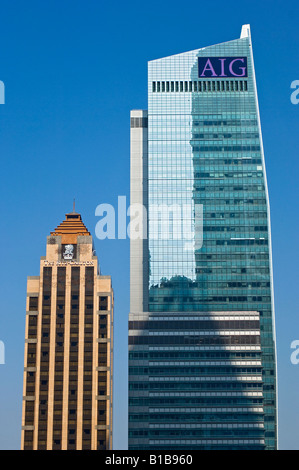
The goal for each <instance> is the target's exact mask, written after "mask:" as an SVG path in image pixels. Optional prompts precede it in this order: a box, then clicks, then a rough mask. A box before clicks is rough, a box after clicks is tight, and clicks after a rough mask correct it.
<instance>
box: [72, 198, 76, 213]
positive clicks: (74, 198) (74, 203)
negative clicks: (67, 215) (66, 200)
mask: <svg viewBox="0 0 299 470" xmlns="http://www.w3.org/2000/svg"><path fill="white" fill-rule="evenodd" d="M73 212H76V211H75V198H74V200H73Z"/></svg>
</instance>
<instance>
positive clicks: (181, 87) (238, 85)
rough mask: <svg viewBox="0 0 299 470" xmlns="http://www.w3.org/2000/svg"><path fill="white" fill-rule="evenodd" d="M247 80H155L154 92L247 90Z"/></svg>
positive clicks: (153, 84)
mask: <svg viewBox="0 0 299 470" xmlns="http://www.w3.org/2000/svg"><path fill="white" fill-rule="evenodd" d="M247 90H248V83H247V80H227V81H224V80H203V81H165V82H164V81H157V82H156V81H155V82H152V91H153V93H156V92H157V93H159V92H162V93H163V92H167V93H168V92H205V91H207V92H213V91H215V92H217V91H220V92H221V91H247Z"/></svg>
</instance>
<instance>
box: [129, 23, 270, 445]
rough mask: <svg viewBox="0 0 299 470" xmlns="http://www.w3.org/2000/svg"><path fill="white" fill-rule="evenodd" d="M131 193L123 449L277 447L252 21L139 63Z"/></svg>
mask: <svg viewBox="0 0 299 470" xmlns="http://www.w3.org/2000/svg"><path fill="white" fill-rule="evenodd" d="M131 204H132V205H133V207H137V208H138V207H139V206H138V205H143V206H144V207H145V209H146V211H145V214H146V216H144V217H143V227H142V231H143V233H144V234H146V235H147V236H146V237H141V236H140V237H139V238H138V237H137V236H136V234H134V233H132V235H135V236H131V276H130V277H131V280H130V284H131V292H130V295H131V302H130V315H129V449H131V450H133V449H148V450H158V449H166V450H183V449H188V450H192V449H204V450H209V449H212V450H213V449H236V450H237V449H251V450H253V449H261V450H263V449H265V450H266V449H276V448H277V397H276V347H275V327H274V302H273V279H272V260H271V236H270V213H269V200H268V190H267V181H266V172H265V162H264V153H263V143H262V134H261V126H260V117H259V107H258V99H257V90H256V80H255V71H254V63H253V55H252V44H251V36H250V27H249V25H244V26H243V27H242V32H241V37H240V38H239V39H236V40H232V41H229V42H225V43H222V44H217V45H214V46H210V47H205V48H202V49H197V50H194V51H191V52H186V53H182V54H178V55H174V56H170V57H165V58H162V59H158V60H153V61H151V62H149V64H148V110H147V111H144V110H135V111H131ZM133 213H136V211H135V212H134V210H132V214H133ZM132 220H133V216H132Z"/></svg>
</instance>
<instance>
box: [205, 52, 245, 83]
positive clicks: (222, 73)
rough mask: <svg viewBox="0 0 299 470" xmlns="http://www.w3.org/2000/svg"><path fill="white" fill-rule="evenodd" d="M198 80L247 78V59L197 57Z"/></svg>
mask: <svg viewBox="0 0 299 470" xmlns="http://www.w3.org/2000/svg"><path fill="white" fill-rule="evenodd" d="M198 76H199V78H226V77H234V78H236V77H247V76H248V73H247V57H198Z"/></svg>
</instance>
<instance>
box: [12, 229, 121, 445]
mask: <svg viewBox="0 0 299 470" xmlns="http://www.w3.org/2000/svg"><path fill="white" fill-rule="evenodd" d="M63 237H64V240H63V241H64V242H68V239H67V238H65V235H64V236H63ZM76 239H77V242H78V245H77V255H78V256H77V259H76V260H74V261H64V260H61V243H62V237H61V236H60V235H58V236H51V237H48V243H47V252H46V257H42V258H41V262H40V277H36V278H28V284H27V307H26V310H27V312H26V313H27V314H26V327H25V351H24V382H23V407H22V439H21V448H22V449H24V433H25V430H26V429H28V428H26V427H25V403H26V399H27V397H26V377H27V370H26V368H27V355H28V324H29V323H28V318H29V313H28V312H29V297H30V295H37V294H38V295H39V305H38V314H37V317H38V325H37V339H36V348H37V349H36V381H35V396H34V402H35V413H34V434H33V436H34V437H33V449H35V450H36V449H38V429H39V422H38V413H39V384H40V351H41V340H42V338H41V327H42V296H43V293H42V286H43V279H42V276H43V268H44V267H47V266H50V267H52V288H51V315H50V344H49V375H48V379H49V381H48V414H47V449H48V450H51V449H52V445H53V433H52V430H53V419H54V416H53V410H54V379H55V342H56V293H57V269H58V267H59V266H65V267H66V289H65V311H64V312H65V314H64V363H63V409H62V433H61V449H67V448H68V391H69V347H70V306H71V268H72V266H79V267H80V296H79V299H80V300H79V328H78V329H79V336H78V392H77V438H76V448H77V449H78V450H80V449H82V413H83V372H84V370H83V369H84V305H85V267H86V266H94V296H93V297H94V308H93V368H92V434H91V449H92V450H95V449H97V430H98V429H99V426H98V423H97V416H98V413H97V404H98V344H99V341H100V339H99V338H98V331H99V310H98V309H99V303H98V299H99V296H101V295H103V296H107V297H108V310H107V312H101V313H105V314H106V315H107V339H106V341H107V345H108V348H107V352H108V354H107V366H106V367H105V369H106V373H107V388H108V389H107V396H106V397H105V400H106V424H105V431H106V436H107V449H112V392H113V388H112V377H113V367H112V364H113V290H112V284H111V278H110V277H109V276H100V275H99V274H98V260H97V257H95V256H93V246H92V238H91V236H78V237H77V238H76ZM69 240H71V241H73V240H74V237H72V238H69Z"/></svg>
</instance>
